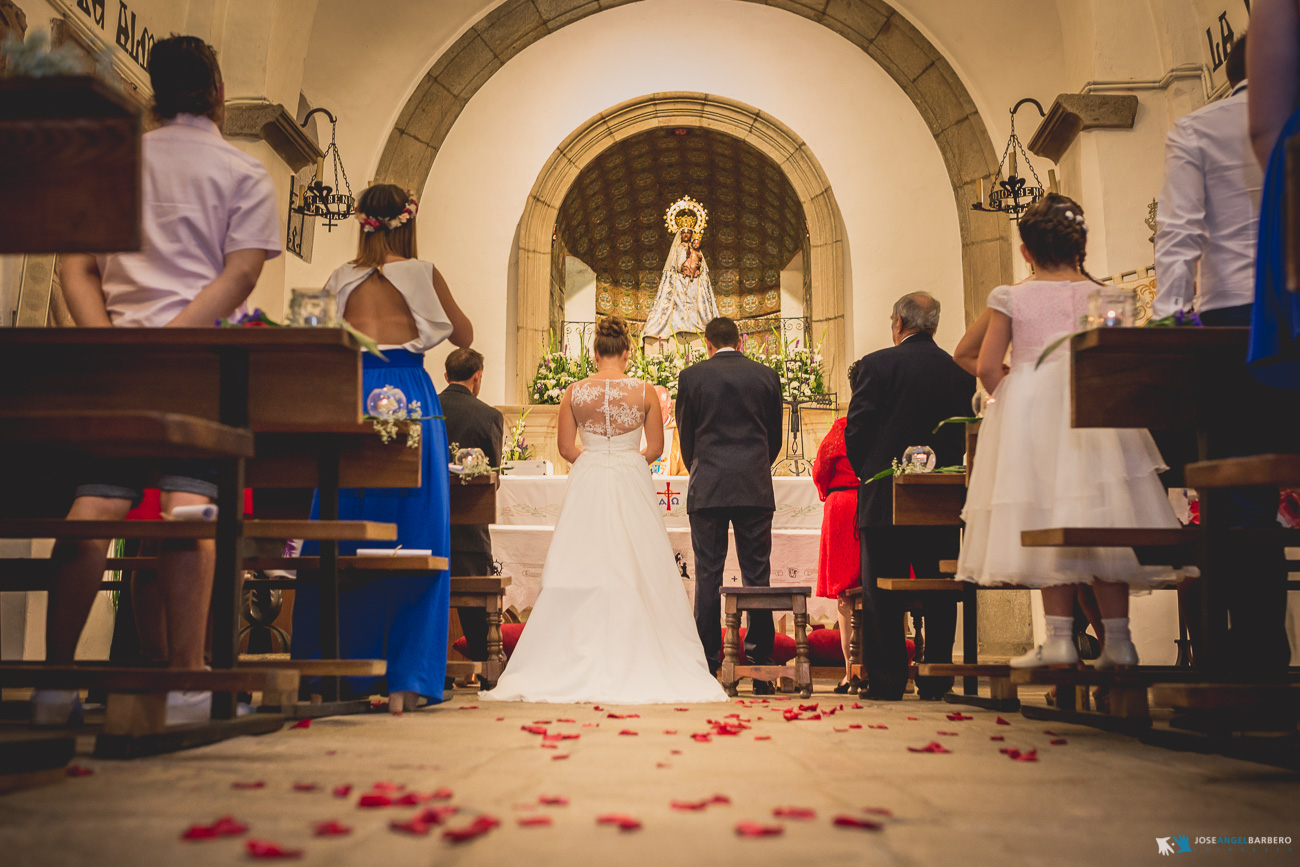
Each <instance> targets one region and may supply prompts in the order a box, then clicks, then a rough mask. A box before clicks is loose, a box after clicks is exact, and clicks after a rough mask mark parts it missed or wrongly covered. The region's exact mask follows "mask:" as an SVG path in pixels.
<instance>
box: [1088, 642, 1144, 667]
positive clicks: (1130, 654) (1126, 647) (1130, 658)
mask: <svg viewBox="0 0 1300 867" xmlns="http://www.w3.org/2000/svg"><path fill="white" fill-rule="evenodd" d="M1137 664H1138V652H1137V648H1136V647H1134V646H1133V642H1132V641H1108V642H1106V646H1105V647H1103V648H1102V649H1101V655H1100V656H1098V657H1097V661H1096V662H1094V663H1093V667H1094V668H1098V669H1107V668H1130V667H1132V666H1134V665H1137Z"/></svg>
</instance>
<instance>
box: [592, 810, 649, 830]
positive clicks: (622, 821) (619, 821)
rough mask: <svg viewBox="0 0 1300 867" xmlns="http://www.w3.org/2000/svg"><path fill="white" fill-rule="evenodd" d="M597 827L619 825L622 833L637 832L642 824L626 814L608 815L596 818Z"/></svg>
mask: <svg viewBox="0 0 1300 867" xmlns="http://www.w3.org/2000/svg"><path fill="white" fill-rule="evenodd" d="M596 824H597V825H617V826H618V829H619V830H620V831H636V830H638V829H639V828H640V827H641V822H640V821H639V820H637V819H634V818H632V817H631V816H628V815H626V814H624V813H607V814H605V815H604V816H597V817H596Z"/></svg>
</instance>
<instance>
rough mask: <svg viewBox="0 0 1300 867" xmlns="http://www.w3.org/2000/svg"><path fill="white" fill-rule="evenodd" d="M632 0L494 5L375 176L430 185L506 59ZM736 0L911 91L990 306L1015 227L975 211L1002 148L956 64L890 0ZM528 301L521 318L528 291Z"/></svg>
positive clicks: (1006, 278)
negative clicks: (871, 64)
mask: <svg viewBox="0 0 1300 867" xmlns="http://www.w3.org/2000/svg"><path fill="white" fill-rule="evenodd" d="M625 2H636V0H621V2H620V0H601V2H595V0H505V2H503V3H501V4H500V5H499V6H497V7H495V8H494V9H493V10H492V11H491V12H489V13H487V14H486V15H484V16H483V18H482V19H481V20H480V21H479V22H478V23H476V24H475V25H474V26H473V27H471V28H470V29H469V30H467V31H466V32H465V33H464V34H463V35H462V36H461V37H460V38H459V39H458V40H456V42H455V43H454V44H453V45H452V46H451V47H450V48H448V49H447V50H446V51H445V52H443V54H442V56H441V57H439V58H438V60H437V61H436V62H435V63H434V64H433V66H432V67H431V68H430V69H429V71H428V73H426V74H425V76H424V78H423V79H422V80H421V81H420V83H419V85H418V86H417V87H416V88H415V91H414V92H413V93H412V94H411V97H410V99H408V100H407V103H406V105H405V106H404V107H403V109H402V112H401V114H400V115H399V116H398V118H397V123H396V124H395V125H394V128H393V130H392V131H391V132H390V133H389V136H388V141H387V142H386V143H385V145H384V149H383V153H382V154H381V155H380V159H379V166H378V169H377V170H376V172H375V177H376V180H377V181H381V182H386V183H393V184H397V185H399V186H402V187H404V188H406V189H412V190H418V189H423V188H424V185H425V182H426V181H427V180H428V177H429V170H430V169H431V168H432V166H433V161H434V159H435V158H436V157H437V155H438V150H439V148H441V147H442V143H443V140H444V139H445V138H446V137H447V133H448V132H449V131H450V130H451V128H452V126H453V125H454V124H455V123H456V119H457V118H458V117H459V116H460V113H461V111H463V110H464V108H465V106H466V104H468V102H469V100H470V99H471V98H472V97H473V96H474V94H475V93H477V92H478V89H479V88H480V87H482V86H483V84H484V83H485V82H486V81H487V80H488V79H489V78H491V77H492V76H493V74H495V73H496V71H497V70H498V69H500V68H501V67H502V66H504V65H505V64H506V62H507V61H509V60H510V59H511V58H512V57H514V56H515V55H516V54H518V53H519V52H521V51H523V50H524V49H525V48H527V47H528V46H529V45H531V44H533V43H534V42H536V41H538V40H539V39H543V38H545V37H546V36H547V35H548V34H550V33H554V32H555V31H557V30H559V29H560V28H561V27H565V26H567V25H569V24H572V23H573V22H575V21H579V20H581V19H583V18H586V17H587V16H589V15H596V14H599V13H600V12H602V11H604V10H605V9H608V8H610V7H613V6H618V5H623V3H625ZM737 2H750V3H753V2H762V3H765V4H766V5H768V6H776V7H779V8H781V9H784V10H786V11H788V12H790V13H791V14H794V15H799V16H801V17H803V18H807V19H808V20H810V21H815V22H817V23H818V24H821V25H823V26H825V27H827V28H828V29H830V30H833V31H834V32H835V33H837V34H839V35H840V36H842V37H844V38H845V39H847V40H849V41H850V42H852V43H853V44H854V45H856V46H857V47H858V48H860V49H862V50H863V51H865V52H866V53H867V54H868V55H870V56H871V58H872V59H873V60H875V61H876V62H877V63H878V64H880V66H881V68H882V69H884V70H885V71H886V72H887V73H889V75H890V77H892V78H893V79H894V81H895V82H897V83H898V86H899V87H901V88H902V89H903V91H904V93H906V94H907V95H908V97H909V98H910V99H911V100H912V103H913V104H914V105H915V106H916V110H917V111H919V112H920V113H921V116H922V117H923V118H925V121H926V123H927V124H928V125H929V127H930V132H931V134H932V135H933V136H934V139H935V142H936V143H937V144H938V146H939V151H940V153H941V154H942V155H943V161H944V165H945V166H946V168H947V170H948V177H949V180H950V182H951V183H952V190H953V197H954V198H955V199H956V204H957V219H958V223H959V226H960V230H961V245H962V270H963V281H962V282H963V288H964V297H965V307H966V321H967V322H970V321H972V320H973V319H974V318H975V317H976V316H977V315H979V313H980V312H981V311H982V310H983V309H984V299H985V297H986V296H987V295H988V292H989V290H990V289H992V288H993V287H995V286H998V285H999V284H1002V283H1009V282H1011V279H1012V269H1011V227H1010V225H1009V224H1008V222H1007V221H1006V220H1003V219H998V218H994V217H988V216H986V215H980V216H978V217H974V218H972V216H971V210H970V206H971V205H972V204H973V203H974V202H975V200H976V195H977V189H976V184H977V182H978V181H980V180H983V179H988V178H991V177H992V176H993V174H994V172H995V171H996V170H997V165H998V151H996V150H995V149H994V146H993V142H992V140H991V139H990V138H989V134H988V129H987V128H986V127H985V126H984V120H983V118H981V117H980V114H979V112H978V111H977V110H976V108H975V103H974V101H973V100H972V99H971V97H970V94H969V93H968V92H967V90H966V86H965V85H964V84H962V81H961V79H960V78H959V77H958V75H957V72H956V71H955V70H954V69H953V68H952V65H951V64H949V63H948V61H947V60H945V59H944V58H943V55H942V54H940V52H939V50H938V49H937V48H935V47H934V45H933V44H932V43H931V42H930V41H929V40H928V39H926V37H925V36H924V35H923V34H922V33H921V32H920V31H919V30H917V29H916V27H914V26H913V25H912V24H911V22H909V21H908V20H907V18H906V17H904V16H903V15H902V14H900V13H899V12H898V10H896V9H894V7H893V6H891V5H890V4H889V3H888V2H886V0H794V2H791V0H737ZM718 104H722V103H721V102H719V103H718ZM683 125H686V126H689V125H691V124H690V123H685V124H683ZM642 128H646V127H644V126H643V127H642ZM780 162H781V160H779V159H778V163H780ZM791 180H792V181H793V180H794V178H793V177H792V178H791ZM796 189H798V185H797V184H796ZM561 195H562V193H561ZM556 201H557V203H558V200H556ZM810 216H811V215H810ZM837 231H838V229H837ZM532 249H538V248H537V247H536V246H534V247H533V248H532ZM521 267H522V261H521ZM520 303H521V309H520V316H521V323H522V322H523V316H524V312H525V311H524V309H523V306H522V305H523V304H524V302H523V300H522V296H521V302H520ZM840 327H841V328H842V323H841V326H840ZM837 345H842V344H837ZM521 361H522V356H521Z"/></svg>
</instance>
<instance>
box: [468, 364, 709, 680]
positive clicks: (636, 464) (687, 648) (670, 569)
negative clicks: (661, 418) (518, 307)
mask: <svg viewBox="0 0 1300 867" xmlns="http://www.w3.org/2000/svg"><path fill="white" fill-rule="evenodd" d="M571 388H572V391H571V394H570V404H571V406H572V411H573V415H574V418H575V420H576V421H577V424H578V429H579V431H580V432H581V436H582V447H583V451H582V454H581V455H580V456H579V457H578V459H577V461H575V462H574V464H573V467H572V469H570V470H569V482H568V487H567V488H566V490H565V495H564V503H563V506H562V508H561V510H560V516H559V518H558V519H557V520H556V522H555V533H554V535H553V536H552V537H551V547H550V550H549V551H548V552H547V555H546V565H545V567H543V570H542V591H541V594H540V595H539V596H538V599H537V603H536V604H535V605H534V606H533V610H532V614H531V615H529V618H528V621H527V624H526V625H525V626H524V630H523V633H522V634H521V636H520V638H519V643H518V645H516V647H515V651H514V654H513V655H512V656H511V657H510V661H509V663H508V664H507V665H506V669H505V672H504V673H503V674H502V676H501V678H500V680H499V681H498V682H497V686H496V688H495V689H492V690H490V691H487V692H482V693H480V698H482V699H484V700H490V701H536V702H557V703H573V702H597V701H599V702H608V703H611V704H656V703H683V702H722V701H727V696H726V694H725V693H724V692H723V690H722V687H721V686H720V685H719V684H718V681H717V679H716V678H714V677H713V675H711V674H710V673H709V668H708V664H707V663H706V662H705V659H704V649H703V647H702V646H701V644H700V639H699V636H698V634H697V633H696V630H695V621H694V619H693V617H692V614H691V606H690V603H689V601H688V600H687V597H686V592H685V589H684V588H683V587H682V580H681V576H680V573H679V572H678V570H677V564H676V561H675V559H674V557H673V551H672V547H671V546H670V545H669V542H668V532H667V530H666V529H665V528H664V520H663V515H662V512H661V509H660V507H659V503H658V500H657V499H656V498H655V494H654V485H653V483H652V480H651V478H650V468H649V467H648V466H647V464H646V461H645V458H643V457H642V456H641V452H640V444H641V431H642V428H643V426H644V425H645V420H646V411H645V406H646V405H647V401H648V400H658V397H657V396H656V395H655V393H654V390H653V389H652V388H651V387H650V386H649V385H647V384H646V383H644V382H641V381H640V380H635V379H617V380H608V379H604V380H602V379H586V380H583V381H582V382H578V383H575V384H574V385H573V386H571Z"/></svg>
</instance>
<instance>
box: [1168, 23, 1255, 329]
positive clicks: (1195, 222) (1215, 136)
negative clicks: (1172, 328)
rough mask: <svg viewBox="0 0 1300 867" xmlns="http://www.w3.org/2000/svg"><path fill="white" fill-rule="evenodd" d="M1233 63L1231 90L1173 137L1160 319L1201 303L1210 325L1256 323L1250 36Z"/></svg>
mask: <svg viewBox="0 0 1300 867" xmlns="http://www.w3.org/2000/svg"><path fill="white" fill-rule="evenodd" d="M1226 69H1227V74H1228V82H1229V84H1230V85H1231V87H1232V91H1231V93H1230V94H1229V95H1228V96H1227V97H1226V98H1224V99H1221V100H1219V101H1217V102H1213V103H1210V104H1209V105H1207V106H1204V107H1202V108H1199V109H1197V110H1196V111H1193V112H1191V113H1190V114H1186V115H1184V116H1183V117H1180V118H1179V119H1178V120H1177V121H1175V122H1174V125H1173V128H1171V129H1170V130H1169V135H1168V136H1167V137H1166V139H1165V183H1164V187H1163V188H1161V190H1160V206H1159V209H1158V212H1157V214H1156V224H1157V229H1156V298H1155V302H1154V304H1153V305H1152V314H1153V316H1154V317H1155V318H1157V319H1160V318H1163V317H1165V316H1169V315H1171V314H1173V313H1174V312H1175V311H1177V310H1185V309H1187V308H1189V307H1194V308H1195V310H1196V313H1197V315H1198V316H1200V318H1201V321H1202V322H1204V323H1205V324H1206V325H1249V324H1250V305H1251V302H1252V301H1253V300H1254V298H1255V243H1256V234H1257V227H1258V224H1259V202H1260V190H1261V188H1262V187H1263V176H1262V174H1261V172H1260V168H1259V163H1258V162H1256V160H1255V154H1254V152H1253V151H1252V150H1251V147H1250V128H1249V125H1248V123H1247V118H1246V110H1247V106H1246V37H1245V36H1242V37H1241V38H1240V39H1238V40H1237V41H1236V42H1235V43H1233V46H1232V48H1231V50H1230V51H1229V52H1228V60H1227V66H1226ZM1198 265H1199V266H1200V280H1199V281H1198V280H1197V266H1198Z"/></svg>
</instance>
